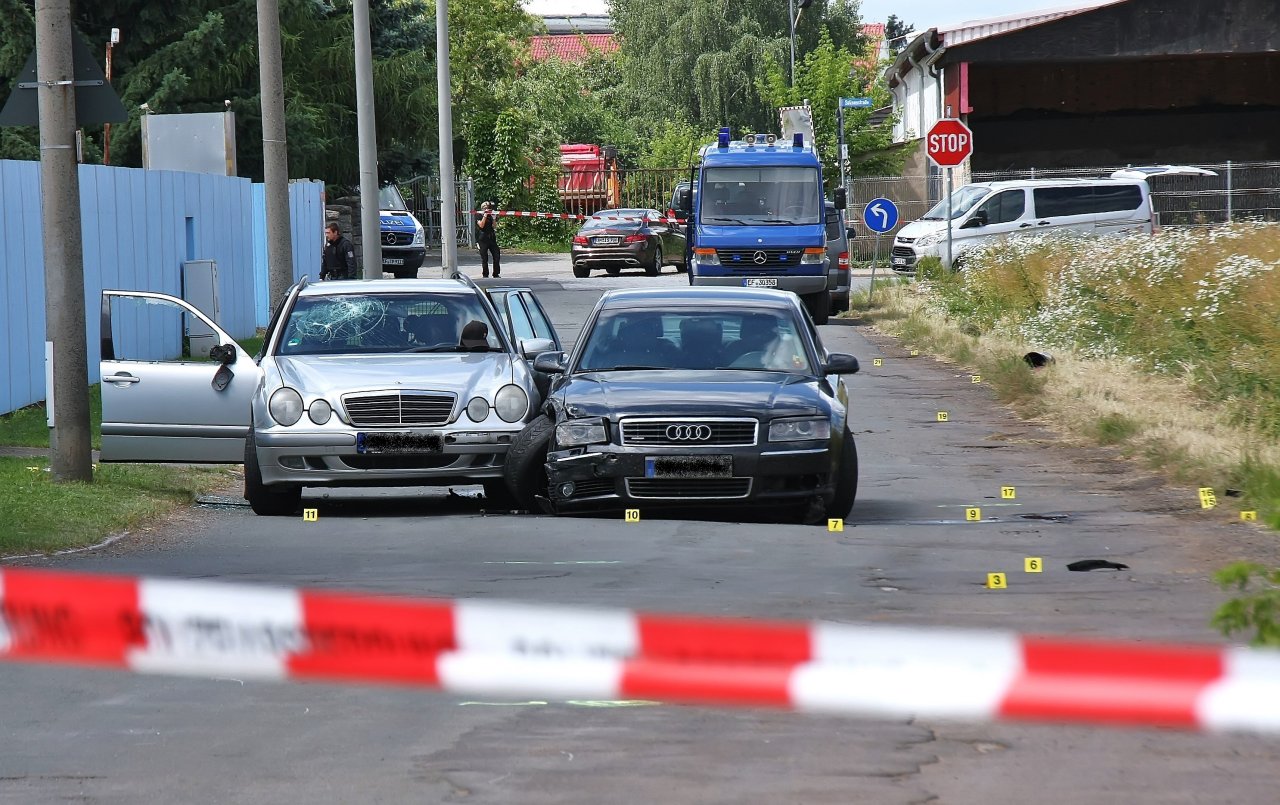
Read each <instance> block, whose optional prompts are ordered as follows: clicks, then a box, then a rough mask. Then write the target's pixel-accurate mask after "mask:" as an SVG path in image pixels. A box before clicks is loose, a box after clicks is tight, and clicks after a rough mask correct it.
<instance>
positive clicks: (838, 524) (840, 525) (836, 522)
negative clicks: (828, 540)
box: [827, 517, 844, 531]
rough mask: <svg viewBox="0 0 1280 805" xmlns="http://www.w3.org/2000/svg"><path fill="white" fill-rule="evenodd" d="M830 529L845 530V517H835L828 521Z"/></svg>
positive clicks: (828, 528)
mask: <svg viewBox="0 0 1280 805" xmlns="http://www.w3.org/2000/svg"><path fill="white" fill-rule="evenodd" d="M827 530H828V531H844V518H841V517H833V518H832V519H830V520H828V521H827Z"/></svg>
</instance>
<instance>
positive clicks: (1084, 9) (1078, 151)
mask: <svg viewBox="0 0 1280 805" xmlns="http://www.w3.org/2000/svg"><path fill="white" fill-rule="evenodd" d="M1277 51H1280V2H1277V0H1215V2H1212V3H1211V2H1206V1H1205V0H1107V1H1106V2H1099V1H1098V0H1092V1H1091V2H1081V3H1077V4H1075V5H1072V6H1066V7H1059V8H1053V9H1046V10H1044V11H1042V12H1038V13H1034V14H1028V15H1020V16H1013V17H999V18H992V19H985V20H976V21H973V22H967V23H963V24H961V25H957V26H953V27H950V28H941V29H940V28H931V29H929V30H927V31H925V32H923V33H921V34H920V35H919V36H917V37H916V38H915V39H914V40H912V41H911V42H910V43H909V44H908V46H907V47H906V48H904V49H903V51H902V52H901V54H900V55H899V57H898V59H897V60H896V61H895V63H894V64H893V65H892V66H891V67H890V68H889V70H888V72H887V78H888V80H889V84H890V88H891V89H892V91H893V94H894V106H895V112H897V114H898V115H899V121H898V123H897V125H896V127H895V130H894V134H895V139H896V140H897V141H899V142H906V141H910V140H914V139H918V138H919V137H920V136H921V134H922V132H927V131H928V129H929V128H930V127H931V126H932V125H933V124H934V123H935V122H936V121H937V120H938V119H939V118H940V117H960V118H962V119H964V120H965V121H966V122H967V123H968V124H969V126H970V128H972V129H973V130H974V144H975V151H974V156H973V159H972V160H971V167H972V169H973V170H975V171H987V170H1014V169H1023V168H1046V169H1051V168H1054V167H1064V166H1079V165H1111V164H1126V163H1133V164H1137V163H1160V162H1207V161H1215V160H1224V159H1235V160H1264V159H1277V158H1280V53H1278V52H1277ZM924 172H925V166H924V155H923V153H919V154H917V155H916V156H915V157H913V160H912V163H911V164H909V165H908V167H907V170H906V171H905V173H907V174H910V175H919V174H923V173H924Z"/></svg>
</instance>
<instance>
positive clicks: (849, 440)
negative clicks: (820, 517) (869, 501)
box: [827, 427, 858, 519]
mask: <svg viewBox="0 0 1280 805" xmlns="http://www.w3.org/2000/svg"><path fill="white" fill-rule="evenodd" d="M835 487H836V488H835V494H833V495H832V497H831V505H830V506H828V507H827V517H828V518H832V519H834V518H841V519H843V518H844V517H847V516H848V514H849V512H851V511H853V501H854V500H855V499H856V498H857V496H858V446H857V445H856V444H854V442H853V434H852V433H850V432H849V429H848V428H847V427H846V428H845V429H844V443H843V444H842V445H841V446H840V466H839V468H838V469H837V470H836V484H835Z"/></svg>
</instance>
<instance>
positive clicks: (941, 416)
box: [938, 411, 950, 422]
mask: <svg viewBox="0 0 1280 805" xmlns="http://www.w3.org/2000/svg"><path fill="white" fill-rule="evenodd" d="M938 421H939V422H948V421H950V417H949V416H948V415H947V412H946V411H939V412H938Z"/></svg>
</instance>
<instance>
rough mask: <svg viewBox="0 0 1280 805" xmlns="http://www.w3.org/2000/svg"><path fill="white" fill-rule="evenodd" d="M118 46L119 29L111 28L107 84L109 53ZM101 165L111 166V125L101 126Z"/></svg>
mask: <svg viewBox="0 0 1280 805" xmlns="http://www.w3.org/2000/svg"><path fill="white" fill-rule="evenodd" d="M118 44H120V29H119V28H112V29H111V37H110V38H109V39H108V40H107V70H106V76H107V83H108V84H110V83H111V51H112V49H113V48H115V46H116V45H118ZM102 164H103V165H110V164H111V124H110V123H103V124H102Z"/></svg>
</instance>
